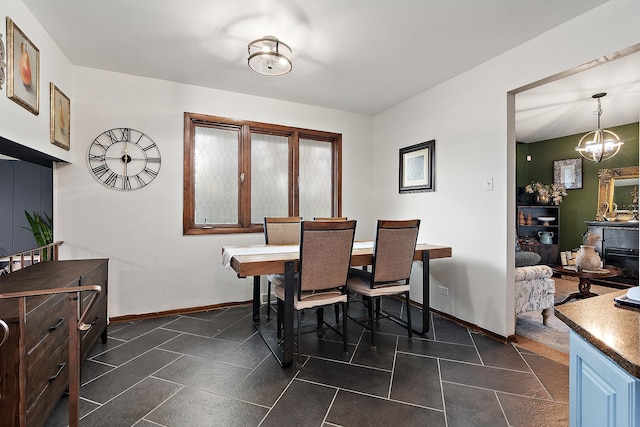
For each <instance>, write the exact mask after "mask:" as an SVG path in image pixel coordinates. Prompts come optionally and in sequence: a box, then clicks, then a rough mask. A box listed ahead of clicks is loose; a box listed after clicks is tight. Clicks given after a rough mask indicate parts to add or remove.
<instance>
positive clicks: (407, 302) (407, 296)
mask: <svg viewBox="0 0 640 427" xmlns="http://www.w3.org/2000/svg"><path fill="white" fill-rule="evenodd" d="M405 296H406V306H407V331H408V334H409V341H413V330H412V329H411V300H410V299H409V292H406V293H405Z"/></svg>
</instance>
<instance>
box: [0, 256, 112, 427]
mask: <svg viewBox="0 0 640 427" xmlns="http://www.w3.org/2000/svg"><path fill="white" fill-rule="evenodd" d="M107 283H108V260H107V259H88V260H69V261H48V262H41V263H38V264H35V265H32V266H30V267H26V268H24V269H21V270H19V271H16V272H13V273H11V274H8V275H4V276H0V294H8V293H11V292H18V291H31V290H47V289H54V288H66V287H71V286H84V285H100V286H101V287H102V292H101V293H100V294H99V296H98V300H96V303H95V305H94V306H93V307H92V308H91V312H90V313H88V315H87V317H86V322H87V323H91V324H92V325H93V326H92V327H91V328H90V329H89V330H88V331H86V332H81V341H80V357H81V360H84V359H85V358H86V356H87V354H88V353H89V351H90V350H91V348H92V347H93V346H94V345H95V343H96V342H97V340H98V338H99V337H101V338H102V342H103V343H104V342H106V340H107ZM90 298H91V294H90V293H89V292H87V293H86V295H84V294H83V295H82V296H81V300H82V301H81V303H80V304H79V306H80V313H82V312H83V311H84V309H85V308H86V306H87V304H88V303H89V300H90ZM18 303H19V300H18V299H5V300H0V319H2V320H4V321H5V322H6V323H7V324H8V326H9V337H8V339H7V341H6V342H5V343H4V345H3V346H2V347H0V424H2V425H3V426H19V425H28V426H36V427H37V426H42V425H44V423H45V422H46V421H47V418H48V417H49V415H50V413H51V411H52V410H53V409H54V408H55V406H56V404H57V403H58V400H60V397H61V396H62V395H63V393H64V392H65V390H66V389H67V387H68V378H69V377H68V372H69V370H68V366H67V365H68V358H69V344H68V339H69V338H68V337H69V325H68V320H67V315H68V310H69V298H68V294H55V295H47V296H38V297H31V298H28V299H27V304H26V307H27V309H26V316H25V317H26V319H25V321H24V323H23V325H22V326H21V325H20V319H19V317H20V316H19V314H18ZM21 388H23V392H22V393H21V392H20V390H21ZM21 396H24V397H23V398H22V399H21Z"/></svg>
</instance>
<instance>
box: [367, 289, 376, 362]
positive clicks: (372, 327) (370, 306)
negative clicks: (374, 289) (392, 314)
mask: <svg viewBox="0 0 640 427" xmlns="http://www.w3.org/2000/svg"><path fill="white" fill-rule="evenodd" d="M373 305H374V298H369V304H368V305H367V307H368V310H369V329H370V330H371V349H372V350H375V349H376V322H375V319H374V313H373V312H374V308H373Z"/></svg>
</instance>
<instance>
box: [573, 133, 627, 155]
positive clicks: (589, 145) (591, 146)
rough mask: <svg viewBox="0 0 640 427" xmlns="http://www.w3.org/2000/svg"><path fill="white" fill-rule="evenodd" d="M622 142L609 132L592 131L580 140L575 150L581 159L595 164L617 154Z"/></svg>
mask: <svg viewBox="0 0 640 427" xmlns="http://www.w3.org/2000/svg"><path fill="white" fill-rule="evenodd" d="M622 144H624V142H622V141H620V138H618V135H616V134H615V133H613V132H611V131H610V130H602V129H598V130H594V131H591V132H589V133H588V134H586V135H585V136H583V137H582V138H581V139H580V142H579V143H578V146H577V147H576V150H577V151H578V152H579V153H580V155H581V156H582V157H584V158H585V159H587V160H590V161H592V162H595V163H599V162H601V161H603V160H608V159H610V158H612V157H613V156H615V155H616V154H618V151H620V147H622Z"/></svg>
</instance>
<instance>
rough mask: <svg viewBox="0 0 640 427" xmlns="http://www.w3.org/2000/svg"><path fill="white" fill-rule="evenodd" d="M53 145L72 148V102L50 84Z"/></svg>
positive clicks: (67, 148) (66, 148)
mask: <svg viewBox="0 0 640 427" xmlns="http://www.w3.org/2000/svg"><path fill="white" fill-rule="evenodd" d="M49 92H50V97H51V102H50V110H51V111H50V113H49V115H50V133H51V143H52V144H55V145H57V146H58V147H61V148H64V149H65V150H69V148H71V135H70V131H71V101H70V100H69V97H68V96H67V95H65V94H64V93H63V92H62V91H61V90H60V89H58V88H57V87H56V85H54V84H53V83H49Z"/></svg>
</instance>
